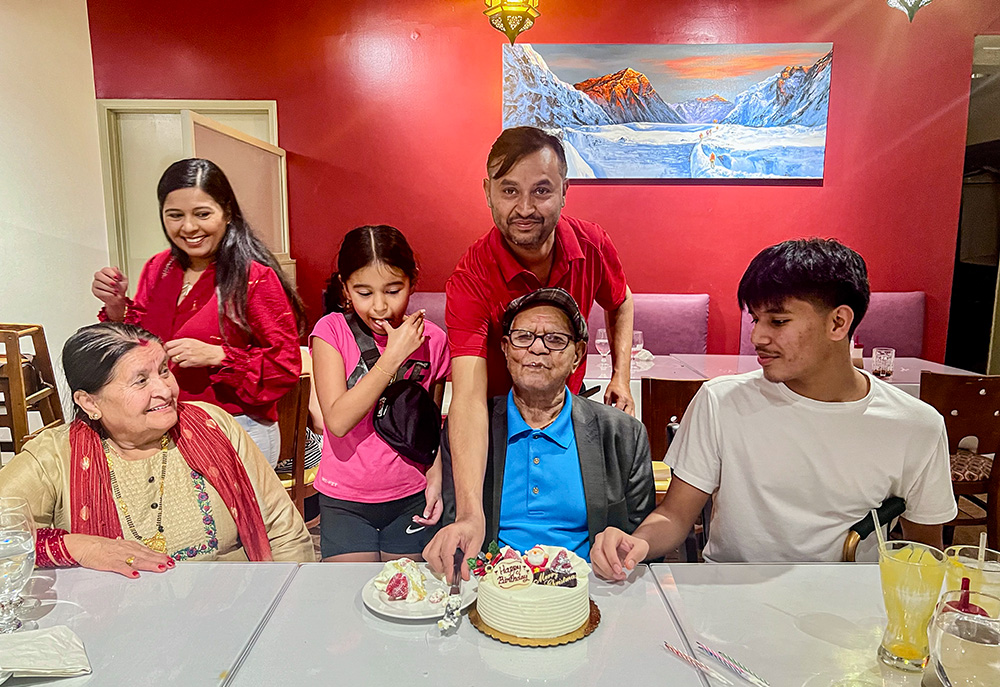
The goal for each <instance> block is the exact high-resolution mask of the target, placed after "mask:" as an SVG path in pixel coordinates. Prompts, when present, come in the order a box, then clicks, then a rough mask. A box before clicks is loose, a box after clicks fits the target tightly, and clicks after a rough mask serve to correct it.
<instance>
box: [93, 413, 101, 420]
mask: <svg viewBox="0 0 1000 687" xmlns="http://www.w3.org/2000/svg"><path fill="white" fill-rule="evenodd" d="M90 419H91V420H100V419H101V414H100V413H94V414H93V415H91V416H90Z"/></svg>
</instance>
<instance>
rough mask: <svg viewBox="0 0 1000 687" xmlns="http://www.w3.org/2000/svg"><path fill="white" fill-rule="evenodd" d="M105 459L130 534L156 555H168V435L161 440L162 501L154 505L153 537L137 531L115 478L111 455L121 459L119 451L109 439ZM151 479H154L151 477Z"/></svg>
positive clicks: (113, 493)
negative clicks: (165, 491)
mask: <svg viewBox="0 0 1000 687" xmlns="http://www.w3.org/2000/svg"><path fill="white" fill-rule="evenodd" d="M103 443H104V457H105V458H107V459H108V472H109V473H110V475H111V494H112V495H113V496H114V497H115V503H117V504H118V508H119V510H121V512H122V515H124V516H125V524H126V525H128V529H129V532H131V533H132V536H133V537H135V538H136V539H138V540H139V541H141V542H142V543H143V545H144V546H145V547H146V548H148V549H151V550H152V551H155V552H156V553H166V552H167V540H166V538H165V537H164V536H163V485H164V484H165V483H166V481H167V435H166V434H164V435H163V438H162V439H160V454H161V456H162V460H161V463H160V500H159V501H158V502H157V503H154V504H153V506H154V507H155V508H156V533H155V534H153V536H152V537H143V536H142V535H141V534H139V531H138V530H136V529H135V523H133V522H132V516H131V515H129V512H128V504H127V503H125V498H124V497H123V496H122V491H121V489H120V488H119V486H118V478H117V477H116V476H115V467H114V461H113V460H112V459H111V454H112V453H113V454H114V455H116V456H118V458H119V459H121V455H119V453H118V451H116V450H115V448H114V446H112V445H111V442H110V441H108V440H107V439H105V440H104V442H103ZM150 479H153V478H152V477H150Z"/></svg>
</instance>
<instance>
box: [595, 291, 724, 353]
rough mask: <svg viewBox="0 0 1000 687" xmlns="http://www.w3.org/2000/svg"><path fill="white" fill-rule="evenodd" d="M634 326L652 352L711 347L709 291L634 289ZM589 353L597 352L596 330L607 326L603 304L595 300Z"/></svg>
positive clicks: (683, 350)
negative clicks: (688, 291)
mask: <svg viewBox="0 0 1000 687" xmlns="http://www.w3.org/2000/svg"><path fill="white" fill-rule="evenodd" d="M632 298H633V299H634V302H635V329H637V330H639V331H641V332H642V337H643V342H644V343H643V347H644V348H645V349H646V350H647V351H649V352H650V353H652V354H653V355H669V354H670V353H706V352H707V351H708V294H707V293H635V294H632ZM587 327H588V329H590V344H589V346H588V347H587V352H588V353H597V347H596V346H595V345H594V340H595V339H596V338H597V330H598V329H601V328H603V327H605V323H604V308H602V307H601V306H599V305H597V304H596V303H595V304H594V307H593V309H592V310H591V311H590V317H589V318H588V321H587Z"/></svg>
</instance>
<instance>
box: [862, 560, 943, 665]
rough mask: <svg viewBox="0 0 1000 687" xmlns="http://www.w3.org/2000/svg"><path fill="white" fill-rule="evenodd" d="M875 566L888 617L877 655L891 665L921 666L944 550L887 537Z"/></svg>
mask: <svg viewBox="0 0 1000 687" xmlns="http://www.w3.org/2000/svg"><path fill="white" fill-rule="evenodd" d="M878 567H879V573H880V575H881V577H882V600H883V601H884V602H885V612H886V615H887V616H888V617H889V622H888V624H887V625H886V628H885V633H884V634H883V635H882V643H881V645H879V648H878V657H879V659H880V660H881V661H882V662H883V663H885V664H887V665H890V666H892V667H894V668H899V669H901V670H908V671H914V672H917V671H920V670H923V668H924V664H925V663H926V662H927V655H928V653H929V648H928V645H927V623H928V622H929V621H930V619H931V614H932V613H934V605H935V604H936V603H937V600H938V595H939V594H940V593H941V582H942V581H944V568H945V557H944V553H943V552H942V551H939V550H938V549H935V548H934V547H933V546H927V545H926V544H920V543H917V542H910V541H890V542H886V544H885V547H882V548H880V549H879V556H878Z"/></svg>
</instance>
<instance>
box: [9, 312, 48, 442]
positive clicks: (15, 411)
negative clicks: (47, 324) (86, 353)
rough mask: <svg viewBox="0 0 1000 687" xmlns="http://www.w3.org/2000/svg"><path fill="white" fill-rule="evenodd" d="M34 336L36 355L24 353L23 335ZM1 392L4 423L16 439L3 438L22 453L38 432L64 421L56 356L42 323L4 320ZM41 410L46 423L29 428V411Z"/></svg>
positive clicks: (32, 341) (43, 421)
mask: <svg viewBox="0 0 1000 687" xmlns="http://www.w3.org/2000/svg"><path fill="white" fill-rule="evenodd" d="M22 338H30V339H31V344H32V347H33V348H34V349H35V354H34V356H28V355H25V354H22V353H21V339H22ZM0 344H3V347H4V353H3V355H2V356H0V393H2V394H3V408H4V410H5V411H6V412H5V413H3V414H0V427H7V428H8V429H9V430H10V433H11V438H12V441H11V442H10V443H9V444H8V442H6V441H4V442H2V448H3V450H13V452H14V453H18V452H20V450H21V447H22V446H24V444H25V443H26V442H27V441H28V440H29V439H31V438H33V437H34V436H36V435H37V434H38V432H40V431H42V430H43V429H49V428H50V427H56V426H57V425H61V424H62V423H63V410H62V405H61V404H60V403H59V392H58V391H57V389H56V380H55V375H54V374H53V373H52V360H51V359H50V358H49V347H48V345H47V344H46V342H45V332H44V330H43V329H42V327H41V325H35V324H0ZM29 412H37V413H39V414H40V415H41V417H42V427H41V428H40V429H39V430H38V431H36V432H29V431H28V413H29Z"/></svg>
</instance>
